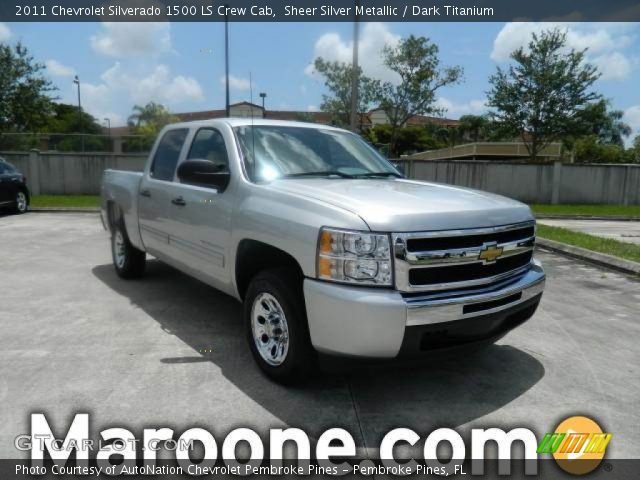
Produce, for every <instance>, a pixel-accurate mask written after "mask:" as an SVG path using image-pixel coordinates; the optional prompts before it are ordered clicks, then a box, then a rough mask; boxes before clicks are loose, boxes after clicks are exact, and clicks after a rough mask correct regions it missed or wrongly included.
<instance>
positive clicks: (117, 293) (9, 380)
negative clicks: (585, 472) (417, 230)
mask: <svg viewBox="0 0 640 480" xmlns="http://www.w3.org/2000/svg"><path fill="white" fill-rule="evenodd" d="M0 239H1V242H0V245H1V252H0V291H1V292H2V299H1V303H0V325H2V332H3V333H2V335H0V418H1V419H2V423H1V424H0V457H4V458H12V457H13V458H15V457H16V455H17V454H16V452H15V450H14V447H13V441H14V437H15V436H16V435H18V434H21V433H28V432H29V414H30V413H32V412H44V413H46V414H47V417H48V418H49V421H50V423H51V424H52V426H54V428H57V429H58V430H59V431H60V433H63V432H64V431H65V429H66V428H68V426H69V424H70V421H71V419H72V418H73V415H74V414H75V413H78V412H88V413H90V414H91V421H92V425H91V426H92V429H93V431H94V432H97V431H99V430H101V429H103V428H107V427H111V426H123V427H127V428H130V429H132V430H133V431H134V432H136V433H137V434H138V435H140V434H141V432H142V428H144V427H147V428H148V427H162V426H168V427H173V428H175V430H176V431H177V432H182V431H184V430H186V429H187V428H190V427H193V426H202V427H204V428H207V429H208V430H210V431H211V432H212V433H214V435H215V436H216V438H218V436H219V438H222V437H223V436H224V434H225V433H227V432H228V431H229V430H231V429H233V428H236V427H240V426H245V427H251V428H253V429H257V430H258V431H259V432H266V430H267V429H268V428H276V427H285V426H295V427H300V428H302V429H304V430H305V431H306V432H307V433H308V434H309V435H311V436H314V437H315V438H317V437H316V436H317V435H318V434H319V433H320V432H322V431H324V430H325V429H327V428H330V427H336V426H340V427H344V428H346V429H348V430H349V431H350V432H351V434H352V435H353V436H354V438H355V439H356V442H357V444H358V446H359V447H360V449H361V451H362V450H363V449H367V450H368V452H369V453H370V454H373V455H375V453H376V451H377V445H378V443H379V442H380V440H381V439H382V436H383V435H384V434H385V433H386V432H387V431H388V430H390V429H392V428H395V427H399V426H403V427H409V428H413V429H414V430H416V431H417V432H418V433H419V434H420V435H421V436H425V435H426V434H428V433H429V432H430V431H432V430H433V429H435V428H438V427H454V428H457V429H458V430H459V431H460V433H462V434H463V436H465V437H466V436H468V434H469V432H470V429H471V428H489V427H500V428H505V429H510V428H515V427H520V426H525V427H529V428H532V429H533V430H534V431H535V432H536V433H537V434H538V435H539V436H540V437H541V436H542V435H543V434H544V433H545V432H547V431H552V430H553V429H554V428H555V426H556V425H557V424H558V423H559V421H561V420H562V419H564V418H566V417H568V416H571V415H576V414H583V415H588V416H591V417H593V418H595V419H597V420H598V422H600V424H601V425H602V426H603V427H604V428H605V430H606V431H608V432H612V433H613V434H614V437H613V440H612V442H611V444H610V447H609V450H608V451H609V453H608V456H609V457H617V458H638V452H639V448H638V447H640V430H638V428H637V425H638V423H640V413H639V411H640V410H639V409H638V408H637V406H638V399H639V398H640V382H638V373H637V366H638V365H640V349H639V348H638V340H639V339H640V322H638V305H639V304H640V282H638V281H637V280H633V279H632V278H631V277H628V276H625V275H622V274H618V273H614V272H610V271H607V270H604V269H600V268H598V267H594V266H591V265H587V264H583V263H580V262H578V261H575V260H571V259H568V258H564V257H561V256H556V255H552V254H548V253H539V254H538V258H540V259H541V260H542V262H543V264H544V265H545V267H546V269H547V273H548V277H549V278H548V283H547V285H548V286H547V292H546V293H545V295H544V297H543V300H542V303H541V307H540V309H539V310H538V313H537V314H536V315H535V316H534V318H533V319H531V320H530V321H529V322H527V323H526V324H524V325H523V326H521V327H519V328H518V329H516V330H515V331H513V332H511V333H510V334H509V335H507V336H506V337H505V338H504V339H502V340H501V341H500V342H499V344H498V345H495V346H492V347H490V348H488V349H487V350H485V351H482V352H479V353H476V354H474V355H472V356H465V357H464V358H458V359H449V360H444V361H434V360H428V361H421V362H413V363H406V362H405V363H402V364H400V363H389V364H385V365H350V364H349V363H348V362H338V364H337V365H331V364H328V366H325V373H324V374H323V375H321V376H318V377H317V378H315V379H314V380H313V381H312V382H310V383H309V384H308V385H305V386H303V387H296V388H292V387H289V388H287V387H283V386H279V385H276V384H273V383H271V382H270V381H269V380H267V379H266V378H265V377H263V376H262V375H261V374H260V372H259V371H258V369H257V367H256V366H255V365H254V363H253V360H252V359H251V356H250V354H249V351H248V348H247V346H246V345H245V339H244V337H243V333H242V325H241V323H240V321H239V319H240V315H241V309H240V305H239V304H238V303H237V302H236V301H235V300H234V299H232V298H230V297H227V296H225V295H222V294H220V293H218V292H216V291H215V290H213V289H211V288H209V287H207V286H206V285H204V284H202V283H200V282H198V281H196V280H193V279H191V278H189V277H187V276H185V275H183V274H181V273H179V272H177V271H176V270H173V269H172V268H170V267H167V266H165V265H163V264H162V263H160V262H158V261H155V260H151V261H149V265H148V267H149V268H148V273H147V275H146V277H144V278H143V279H141V280H137V281H123V280H121V279H119V278H118V277H117V276H116V275H115V273H114V270H113V267H112V265H111V258H110V253H109V242H108V238H107V234H106V232H104V231H103V230H102V227H101V225H100V221H99V219H98V217H97V216H95V215H88V214H46V213H40V214H27V215H23V216H4V217H0ZM54 431H56V430H54Z"/></svg>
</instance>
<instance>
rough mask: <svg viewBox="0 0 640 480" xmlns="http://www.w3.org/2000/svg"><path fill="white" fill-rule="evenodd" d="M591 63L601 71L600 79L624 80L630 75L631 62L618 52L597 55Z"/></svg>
mask: <svg viewBox="0 0 640 480" xmlns="http://www.w3.org/2000/svg"><path fill="white" fill-rule="evenodd" d="M591 63H593V64H594V65H595V66H596V67H598V70H599V71H600V72H601V73H602V76H601V77H600V78H601V79H602V80H626V79H627V78H629V75H631V70H632V63H631V61H630V60H629V59H628V58H627V57H626V56H625V55H623V54H622V53H620V52H613V53H605V54H603V55H599V56H597V57H595V58H592V59H591Z"/></svg>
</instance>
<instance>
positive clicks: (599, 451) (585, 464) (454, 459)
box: [15, 413, 612, 476]
mask: <svg viewBox="0 0 640 480" xmlns="http://www.w3.org/2000/svg"><path fill="white" fill-rule="evenodd" d="M611 437H612V435H611V434H610V433H604V432H603V431H602V429H601V428H600V427H599V425H598V424H597V423H596V422H595V421H593V420H591V419H589V418H586V417H571V418H568V419H566V420H564V421H563V422H562V423H560V425H558V427H557V428H556V430H555V432H554V433H548V434H546V435H545V436H544V437H543V439H542V440H541V441H540V442H538V440H537V439H536V436H535V434H534V433H533V432H532V431H531V430H530V429H527V428H514V429H512V430H510V431H504V430H502V429H499V428H488V429H473V430H472V431H471V445H470V448H467V445H466V444H465V442H464V440H463V438H462V437H461V436H460V434H459V433H458V432H456V431H455V430H453V429H450V428H439V429H437V430H434V431H433V432H431V433H430V434H429V435H428V436H426V438H424V446H423V448H422V452H421V458H414V459H410V460H407V459H406V458H403V459H402V461H400V460H399V459H397V458H396V457H395V454H394V452H395V451H396V448H397V447H399V446H407V445H408V446H414V447H415V446H416V445H418V444H419V442H420V441H421V440H423V438H422V437H420V435H418V433H416V432H415V431H414V430H412V429H409V428H396V429H393V430H391V431H390V432H388V433H387V434H386V435H385V436H384V438H383V439H382V441H381V443H380V445H379V459H377V460H376V461H375V462H374V461H372V460H370V459H364V460H360V461H358V458H357V455H356V444H355V441H354V439H353V437H352V435H351V434H350V433H349V432H348V431H346V430H344V429H342V428H331V429H328V430H326V431H325V432H323V433H322V434H321V435H320V436H319V437H318V439H317V442H316V444H315V448H314V451H313V452H312V448H311V442H310V440H309V437H308V435H307V434H306V433H305V432H304V431H302V430H300V429H298V428H287V429H271V430H269V432H268V452H266V450H267V449H266V448H265V445H264V443H263V440H262V438H261V437H260V435H259V434H258V433H257V432H255V431H253V430H251V429H249V428H238V429H235V430H232V431H231V432H229V433H228V434H227V435H226V436H225V438H224V439H223V440H222V443H221V444H220V446H219V442H218V440H216V438H215V437H214V436H213V434H211V432H209V431H208V430H206V429H203V428H190V429H188V430H186V431H184V432H182V434H180V435H179V436H177V435H176V432H174V430H173V429H171V428H166V427H165V428H147V429H144V430H143V433H142V438H136V436H135V435H134V434H133V433H132V432H131V431H130V430H128V429H126V428H108V429H105V430H103V431H101V432H100V440H99V441H98V442H97V443H96V442H95V441H93V440H92V439H91V438H90V435H89V415H88V414H77V415H76V416H75V417H74V419H73V422H72V423H71V425H70V426H69V428H68V430H67V433H66V435H65V437H64V439H62V438H56V437H55V436H54V434H53V432H52V430H51V427H50V425H49V423H48V421H47V419H46V417H45V415H44V414H41V413H36V414H32V415H31V433H30V434H28V435H20V436H19V437H17V438H16V440H15V446H16V448H17V449H19V450H21V451H30V452H31V465H29V466H24V465H19V466H16V473H19V474H29V475H44V474H48V473H52V474H54V475H96V476H98V475H101V474H107V475H121V474H124V475H127V474H128V475H131V474H134V475H163V474H170V475H179V474H188V475H198V476H199V475H211V474H213V475H215V474H233V475H254V474H258V475H286V474H298V475H311V474H325V475H345V474H348V473H353V474H363V475H375V474H391V475H412V474H423V475H453V474H469V473H470V474H472V475H483V474H484V472H485V450H486V448H485V447H486V446H487V444H489V443H492V444H493V445H494V446H495V447H496V449H497V460H498V474H499V475H510V474H511V463H512V462H511V451H512V446H513V445H514V443H515V442H519V443H521V445H522V446H523V452H524V462H523V463H524V473H525V474H526V475H536V474H537V473H538V462H537V460H538V456H539V454H542V455H544V454H552V455H553V456H554V458H555V459H556V461H557V462H558V464H559V465H560V467H561V468H562V469H563V470H565V471H567V472H569V473H573V474H578V475H580V474H585V473H588V472H590V471H592V470H594V469H595V468H596V467H597V466H598V465H599V463H600V462H601V461H602V459H603V458H604V454H605V450H606V448H607V445H608V444H609V442H610V440H611ZM289 443H292V444H294V445H295V447H296V451H297V457H296V459H295V462H294V463H296V465H289V464H290V463H292V462H290V461H287V466H285V465H284V458H285V454H284V451H285V444H289ZM443 443H444V444H446V445H447V447H448V448H447V450H448V452H449V453H448V454H447V458H446V459H442V458H440V457H439V455H438V451H439V449H440V447H441V444H443ZM239 445H242V446H243V447H246V448H245V451H246V452H249V453H248V454H247V455H245V456H244V457H243V458H239V457H238V454H237V452H238V446H239ZM161 450H163V451H169V452H173V459H175V462H174V463H175V465H171V466H167V465H162V466H160V465H158V462H157V458H158V452H159V451H161ZM72 454H73V459H74V461H70V459H71V458H72ZM48 458H50V459H51V462H45V459H48ZM163 458H166V455H163ZM312 460H313V462H312ZM467 460H471V461H470V471H465V470H463V463H464V462H465V461H467ZM45 464H48V465H50V466H49V467H47V466H45ZM68 464H72V465H68Z"/></svg>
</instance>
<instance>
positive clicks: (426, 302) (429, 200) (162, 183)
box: [102, 118, 545, 381]
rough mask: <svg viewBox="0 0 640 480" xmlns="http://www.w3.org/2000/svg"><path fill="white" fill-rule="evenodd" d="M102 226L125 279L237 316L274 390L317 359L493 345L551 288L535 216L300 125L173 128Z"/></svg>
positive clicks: (223, 123) (109, 197)
mask: <svg viewBox="0 0 640 480" xmlns="http://www.w3.org/2000/svg"><path fill="white" fill-rule="evenodd" d="M102 219H103V223H104V225H105V227H106V228H107V229H108V230H109V231H110V233H111V244H112V254H113V262H114V265H115V269H116V272H117V273H118V275H120V276H121V277H123V278H133V277H138V276H140V275H142V274H143V272H144V267H145V258H146V254H149V255H152V256H154V257H156V258H158V259H160V260H161V261H163V262H166V263H168V264H170V265H172V266H174V267H175V268H177V269H178V270H181V271H183V272H185V273H187V274H189V275H192V276H193V277H196V278H198V279H199V280H201V281H203V282H205V283H207V284H209V285H211V286H212V287H215V288H216V289H218V290H221V291H222V292H225V293H227V294H229V295H232V296H233V297H235V298H237V299H238V300H240V301H242V302H243V303H244V322H245V325H246V336H247V341H248V344H249V348H250V349H251V352H252V353H253V356H254V358H255V360H256V362H257V363H258V365H259V366H260V367H261V369H262V370H263V371H264V372H265V373H266V374H267V375H269V376H270V377H272V378H274V379H276V380H279V381H289V380H294V379H297V378H300V377H301V376H303V375H305V374H306V373H307V372H308V370H309V369H310V368H311V367H312V365H313V364H314V360H315V358H316V355H317V352H324V353H330V354H338V355H348V356H355V357H377V358H391V357H397V356H399V355H404V354H419V353H421V352H429V351H433V350H441V349H451V348H459V347H460V346H466V345H475V344H481V343H486V342H492V341H495V340H497V339H498V338H500V337H502V336H503V335H504V334H505V333H506V332H508V331H509V330H511V329H512V328H514V327H516V326H517V325H519V324H521V323H522V322H524V321H526V320H527V319H529V318H530V317H531V316H532V315H533V314H534V312H535V311H536V308H537V306H538V303H539V302H540V298H541V296H542V291H543V289H544V282H545V275H544V272H543V270H542V268H541V266H540V264H539V263H538V262H537V261H535V260H534V259H533V248H534V242H535V221H534V218H533V216H532V214H531V211H530V209H529V207H527V206H526V205H524V204H522V203H519V202H516V201H514V200H510V199H507V198H504V197H500V196H498V195H493V194H490V193H485V192H480V191H475V190H469V189H466V188H459V187H454V186H449V185H439V184H434V183H426V182H419V181H415V180H409V179H405V178H403V175H401V174H400V173H399V172H398V171H397V170H396V169H395V168H394V167H393V166H392V165H391V164H390V163H389V162H388V161H387V160H386V159H384V158H383V157H381V156H380V155H379V154H378V153H377V152H376V151H375V150H374V149H373V148H371V147H370V146H369V145H368V144H367V143H366V142H364V141H363V140H362V139H361V138H360V137H358V136H357V135H354V134H353V133H350V132H348V131H344V130H340V129H337V128H332V127H327V126H321V125H314V124H306V123H295V122H281V121H269V120H253V121H252V120H251V119H239V118H238V119H219V120H209V121H201V122H190V123H180V124H175V125H170V126H167V127H165V128H164V129H163V130H162V132H160V135H159V136H158V139H157V140H156V143H155V145H154V147H153V149H152V151H151V154H150V155H149V160H148V162H147V165H146V167H145V170H144V172H143V173H134V172H125V171H116V170H107V171H106V172H105V174H104V179H103V182H102Z"/></svg>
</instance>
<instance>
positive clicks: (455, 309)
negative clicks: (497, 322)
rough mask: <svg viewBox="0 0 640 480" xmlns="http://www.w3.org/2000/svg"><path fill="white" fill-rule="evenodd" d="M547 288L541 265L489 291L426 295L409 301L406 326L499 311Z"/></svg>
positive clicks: (448, 320)
mask: <svg viewBox="0 0 640 480" xmlns="http://www.w3.org/2000/svg"><path fill="white" fill-rule="evenodd" d="M544 285H545V275H544V271H543V270H542V267H541V266H540V264H539V263H538V264H534V265H533V267H532V268H531V269H530V270H529V271H527V273H525V274H524V275H523V276H521V277H520V278H519V279H518V280H516V281H515V282H513V281H511V282H509V281H508V280H507V281H506V282H503V283H502V285H497V286H496V285H494V286H493V288H492V289H490V290H488V291H487V289H477V290H475V291H474V290H466V293H464V294H461V295H460V296H456V297H450V296H449V297H447V296H443V295H425V296H420V297H413V298H411V299H406V303H407V326H416V325H432V324H434V323H442V322H450V321H454V320H462V319H464V318H470V317H477V316H480V315H488V314H490V313H495V312H499V311H501V310H505V309H507V308H511V307H513V306H515V305H517V304H518V303H524V302H526V301H527V300H530V299H531V298H533V297H535V296H536V295H539V294H540V293H542V292H543V291H544Z"/></svg>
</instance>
